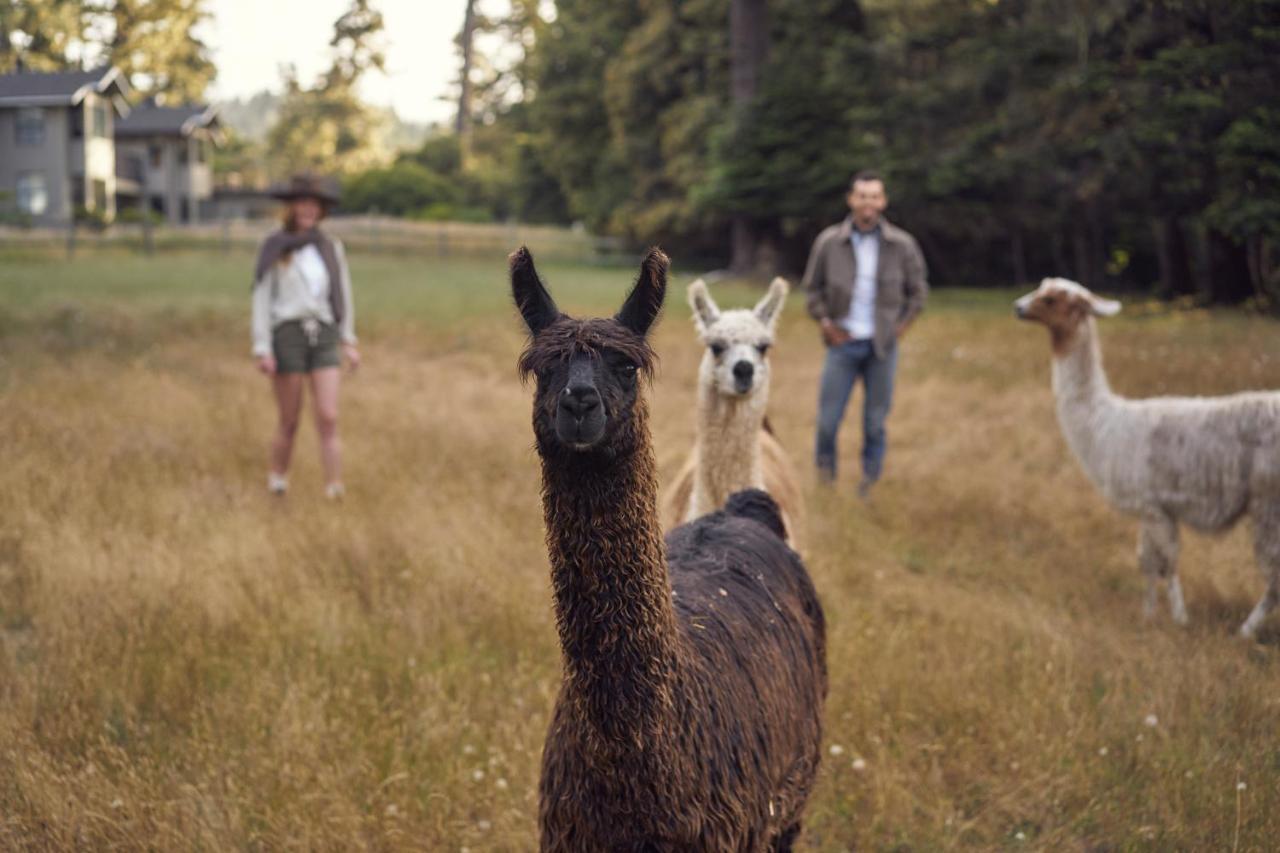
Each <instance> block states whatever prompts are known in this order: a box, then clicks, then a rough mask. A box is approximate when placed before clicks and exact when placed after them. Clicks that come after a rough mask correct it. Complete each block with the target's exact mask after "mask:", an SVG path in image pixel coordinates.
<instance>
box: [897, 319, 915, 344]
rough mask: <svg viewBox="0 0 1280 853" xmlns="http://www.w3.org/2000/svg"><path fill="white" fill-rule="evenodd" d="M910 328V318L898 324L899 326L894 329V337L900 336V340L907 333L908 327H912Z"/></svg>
mask: <svg viewBox="0 0 1280 853" xmlns="http://www.w3.org/2000/svg"><path fill="white" fill-rule="evenodd" d="M910 328H911V321H910V320H906V321H904V322H902V323H899V324H898V326H897V328H895V329H894V330H893V334H894V337H896V338H898V339H899V340H900V339H901V338H902V336H903V335H905V334H906V333H907V329H910Z"/></svg>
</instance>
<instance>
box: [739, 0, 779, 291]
mask: <svg viewBox="0 0 1280 853" xmlns="http://www.w3.org/2000/svg"><path fill="white" fill-rule="evenodd" d="M768 51H769V6H768V2H767V0H732V2H731V4H730V6H729V63H730V76H729V94H730V98H731V100H732V103H733V109H734V111H735V112H736V113H737V116H738V118H739V119H741V118H742V117H743V115H744V113H745V112H746V110H747V108H748V106H749V105H750V104H751V102H752V101H753V100H754V99H755V96H756V92H757V91H758V90H759V84H760V69H761V68H763V67H764V63H765V58H766V55H767V54H768ZM730 225H731V227H732V239H733V248H732V253H731V255H730V261H729V269H730V271H731V272H733V273H736V274H738V275H749V274H751V273H752V272H755V271H756V270H755V267H756V238H757V234H756V229H755V227H754V223H752V221H751V219H750V217H748V216H747V215H746V214H743V213H737V214H734V215H733V218H732V221H731V223H730Z"/></svg>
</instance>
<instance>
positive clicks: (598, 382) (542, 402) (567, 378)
mask: <svg viewBox="0 0 1280 853" xmlns="http://www.w3.org/2000/svg"><path fill="white" fill-rule="evenodd" d="M669 263H670V262H669V261H668V260H667V256H666V255H664V254H663V253H662V252H661V251H660V250H658V249H650V250H649V253H648V254H647V255H646V256H645V258H644V261H643V262H642V263H641V265H640V276H639V278H638V279H637V280H636V284H635V287H633V288H632V289H631V293H630V294H629V295H628V296H627V298H626V301H625V302H624V303H623V305H622V308H621V309H620V310H619V311H618V313H617V314H616V315H614V316H613V317H611V318H607V319H606V318H595V319H587V320H578V319H575V318H573V317H570V316H569V315H567V314H562V313H561V312H560V309H559V308H557V307H556V304H555V302H553V301H552V299H551V294H549V293H548V292H547V289H546V287H544V286H543V284H542V281H541V279H539V278H538V272H537V270H536V269H534V266H533V256H532V255H530V254H529V250H528V249H525V248H521V249H520V250H519V251H517V252H516V253H515V254H513V255H512V256H511V292H512V295H513V296H514V297H515V302H516V307H518V308H519V309H520V315H521V316H522V317H523V318H524V322H525V325H526V326H528V328H529V345H528V346H527V347H526V348H525V351H524V354H523V355H521V356H520V373H521V375H522V376H524V377H526V378H527V377H528V376H529V375H531V374H532V375H533V376H534V378H535V380H536V382H537V393H536V394H535V396H534V403H533V430H534V435H535V436H536V438H537V442H538V451H539V452H540V453H541V454H543V456H547V455H559V454H564V453H569V454H575V455H577V454H584V453H593V452H605V453H609V454H617V453H619V452H625V451H626V450H627V448H628V445H634V442H635V439H636V438H637V437H638V436H637V435H636V424H635V422H634V421H635V419H634V417H633V415H634V413H635V411H636V408H637V403H638V400H639V391H640V378H641V377H642V376H643V375H648V374H649V373H650V372H651V371H652V369H653V365H654V362H655V361H656V356H655V355H654V352H653V350H652V349H651V348H650V347H649V344H648V342H647V341H646V339H645V337H646V335H647V334H648V332H649V328H650V327H651V326H652V325H653V322H654V320H656V319H657V317H658V313H659V312H660V311H661V310H662V300H663V297H664V296H665V295H666V289H667V267H668V266H669Z"/></svg>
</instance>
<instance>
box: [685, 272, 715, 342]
mask: <svg viewBox="0 0 1280 853" xmlns="http://www.w3.org/2000/svg"><path fill="white" fill-rule="evenodd" d="M689 307H690V308H692V309H693V322H694V323H695V324H696V325H697V327H698V331H700V332H704V331H706V330H707V328H708V327H709V326H711V325H713V324H714V323H715V321H716V320H719V319H720V309H719V308H717V307H716V303H715V300H714V299H712V298H711V293H710V292H709V291H708V290H707V283H706V282H705V281H703V280H702V279H698V280H697V281H695V282H694V283H693V284H691V285H689Z"/></svg>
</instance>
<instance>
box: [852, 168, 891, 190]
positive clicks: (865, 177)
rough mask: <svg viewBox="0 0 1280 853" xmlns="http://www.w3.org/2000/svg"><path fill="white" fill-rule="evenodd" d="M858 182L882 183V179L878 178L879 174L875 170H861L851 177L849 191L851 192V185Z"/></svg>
mask: <svg viewBox="0 0 1280 853" xmlns="http://www.w3.org/2000/svg"><path fill="white" fill-rule="evenodd" d="M858 181H879V182H880V183H882V184H883V183H884V178H882V177H880V173H879V172H877V171H876V170H875V169H863V170H862V171H861V172H858V173H857V174H855V175H854V176H853V180H851V181H849V191H850V192H852V191H853V185H854V184H856V183H857V182H858Z"/></svg>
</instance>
